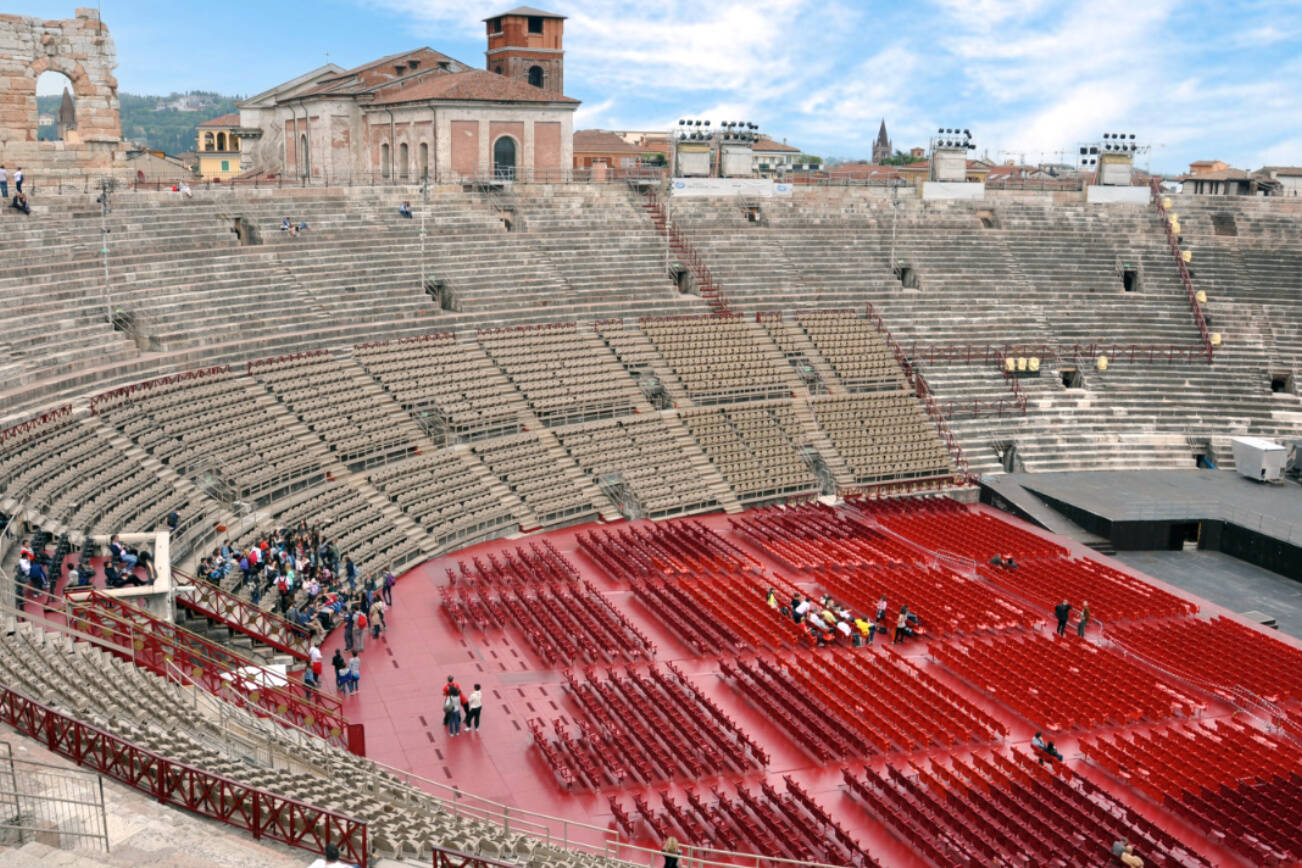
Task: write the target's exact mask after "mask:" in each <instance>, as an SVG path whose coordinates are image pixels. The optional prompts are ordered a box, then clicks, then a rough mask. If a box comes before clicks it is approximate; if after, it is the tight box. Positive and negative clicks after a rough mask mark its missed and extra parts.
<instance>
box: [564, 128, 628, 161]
mask: <svg viewBox="0 0 1302 868" xmlns="http://www.w3.org/2000/svg"><path fill="white" fill-rule="evenodd" d="M642 153H643V151H642V149H641V148H638V147H636V146H634V145H632V144H629V142H628V141H626V140H625V139H624V137H623V136H622V135H621V134H620V133H615V132H611V131H609V130H575V131H574V168H576V169H590V168H592V167H593V166H594V165H597V166H607V167H609V168H620V169H632V168H635V167H637V166H638V165H639V164H640V163H641V161H642Z"/></svg>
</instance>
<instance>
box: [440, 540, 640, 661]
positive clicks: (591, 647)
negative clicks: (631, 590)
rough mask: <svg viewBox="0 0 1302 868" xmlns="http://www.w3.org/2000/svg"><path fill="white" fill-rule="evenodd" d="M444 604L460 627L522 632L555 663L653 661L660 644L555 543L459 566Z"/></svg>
mask: <svg viewBox="0 0 1302 868" xmlns="http://www.w3.org/2000/svg"><path fill="white" fill-rule="evenodd" d="M447 573H448V584H447V586H446V587H444V588H443V589H442V590H441V594H442V602H441V604H440V605H441V607H442V609H443V611H444V613H446V615H447V616H448V618H449V620H451V621H452V623H453V625H454V626H455V627H456V628H457V629H459V630H463V631H464V630H467V629H470V628H472V627H473V628H475V629H479V630H490V629H498V630H501V629H506V628H508V627H511V628H514V629H517V630H519V631H520V632H521V633H522V634H523V635H524V638H525V641H526V642H527V643H528V644H529V646H530V647H531V648H533V650H534V651H535V652H536V653H537V654H538V656H539V657H541V658H542V659H543V661H544V662H545V663H547V664H548V665H558V664H574V663H612V662H616V661H635V660H647V659H650V657H651V655H652V654H653V653H654V652H655V645H654V644H653V643H652V642H651V640H650V639H648V638H647V637H646V636H645V635H643V633H642V632H641V631H640V630H638V629H637V627H635V626H634V625H633V623H632V622H630V621H629V620H628V618H626V617H625V616H624V615H623V613H621V612H620V611H619V610H618V609H616V608H615V607H614V606H612V605H611V604H610V602H609V601H607V600H606V598H605V597H603V596H602V595H601V594H600V593H598V592H597V590H596V589H595V588H594V587H593V586H592V585H591V583H589V582H588V581H587V580H584V579H580V578H579V574H578V572H577V571H576V570H575V569H574V566H573V565H572V564H570V563H569V561H567V560H566V559H565V557H564V556H563V555H561V554H560V553H559V552H557V551H556V549H555V547H553V546H552V544H551V543H550V542H549V541H547V540H543V541H542V542H541V543H530V544H529V546H528V547H525V546H519V547H517V548H515V549H514V550H507V551H504V552H502V557H501V558H500V559H499V558H498V556H497V555H496V554H493V553H491V552H489V553H487V554H485V555H484V557H483V558H480V557H478V556H476V557H474V558H472V559H471V563H470V564H469V565H467V564H466V563H465V561H458V562H457V569H456V570H455V571H454V570H452V569H449V570H448V571H447Z"/></svg>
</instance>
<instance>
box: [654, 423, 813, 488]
mask: <svg viewBox="0 0 1302 868" xmlns="http://www.w3.org/2000/svg"><path fill="white" fill-rule="evenodd" d="M678 417H679V418H680V419H681V420H682V421H683V424H684V425H686V426H687V428H688V430H690V431H691V432H692V436H693V437H695V438H696V442H697V444H698V445H699V446H700V447H701V449H702V450H703V451H704V452H705V454H706V456H707V457H708V458H709V459H710V463H712V464H713V465H714V466H715V468H716V469H717V470H718V471H719V473H720V474H722V476H723V478H724V479H725V480H727V482H728V485H730V486H731V487H732V490H733V491H735V492H736V493H737V496H738V498H739V499H741V500H743V501H744V500H752V499H760V498H771V497H778V496H782V495H789V494H796V493H800V492H810V491H816V490H818V480H817V479H816V478H815V477H814V475H813V473H811V472H810V470H809V467H808V465H806V464H805V462H804V460H803V459H802V458H801V457H800V451H799V448H800V446H801V445H802V443H803V441H804V440H805V438H806V436H807V435H806V434H805V432H804V430H803V427H802V426H801V424H800V422H799V420H798V419H797V418H796V415H795V411H794V410H793V409H792V407H791V404H790V402H772V403H763V404H755V405H751V404H747V405H744V406H729V407H726V408H704V407H703V408H698V409H690V410H683V411H680V412H679V414H678Z"/></svg>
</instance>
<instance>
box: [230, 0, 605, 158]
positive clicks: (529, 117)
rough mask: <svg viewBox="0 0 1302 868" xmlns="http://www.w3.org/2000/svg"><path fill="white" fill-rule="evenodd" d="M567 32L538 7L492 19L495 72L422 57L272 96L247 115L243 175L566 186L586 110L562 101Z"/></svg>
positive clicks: (427, 54)
mask: <svg viewBox="0 0 1302 868" xmlns="http://www.w3.org/2000/svg"><path fill="white" fill-rule="evenodd" d="M563 23H564V16H560V15H555V14H552V13H548V12H543V11H542V10H539V9H532V8H530V7H519V8H517V9H513V10H511V11H509V12H504V13H502V14H501V15H496V16H493V17H492V18H488V19H486V20H485V24H486V27H487V31H488V33H487V35H488V43H489V49H488V51H487V52H486V60H487V62H488V64H489V69H475V68H472V67H470V66H468V65H466V64H464V63H462V62H461V61H459V60H456V59H454V58H452V57H449V56H447V55H445V54H442V53H440V52H438V51H435V50H434V49H432V48H418V49H415V50H414V51H406V52H401V53H399V54H391V55H388V56H386V57H382V58H380V59H378V60H374V61H371V62H370V63H367V64H363V65H361V66H358V67H354V68H353V69H347V70H345V69H342V68H340V67H338V66H336V65H334V64H327V65H325V66H322V67H319V68H317V69H315V70H312V71H311V72H308V73H305V74H303V75H301V76H299V77H297V78H295V79H292V80H291V81H288V82H285V83H284V84H281V85H278V86H276V87H274V88H271V89H270V90H267V91H265V92H263V93H260V94H258V95H257V96H254V97H252V98H250V99H248V100H245V101H243V102H241V103H240V104H239V110H240V112H239V113H240V119H239V127H238V128H236V129H235V131H234V132H235V133H236V134H237V135H238V136H239V138H240V141H241V145H242V147H241V151H240V170H241V172H242V173H243V174H249V173H261V174H264V175H279V176H283V177H293V178H304V179H310V181H311V182H314V183H328V184H348V183H423V182H425V181H431V182H433V181H439V182H454V181H462V180H469V179H498V180H510V179H521V180H540V181H545V180H548V179H561V178H563V177H565V175H566V173H567V172H568V171H569V169H570V167H571V166H572V165H573V134H574V112H575V110H576V109H577V108H578V105H579V102H578V100H575V99H571V98H570V97H567V96H565V95H564V94H563V93H561V91H560V87H561V83H562V81H563V77H562V69H563V59H564V51H563V49H562V41H561V40H562V28H563ZM499 69H500V70H501V72H498V71H497V70H499Z"/></svg>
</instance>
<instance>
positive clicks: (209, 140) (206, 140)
mask: <svg viewBox="0 0 1302 868" xmlns="http://www.w3.org/2000/svg"><path fill="white" fill-rule="evenodd" d="M214 142H215V139H213V136H212V133H204V134H203V149H204V150H205V151H211V150H212V149H213V143H214Z"/></svg>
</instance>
